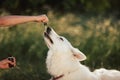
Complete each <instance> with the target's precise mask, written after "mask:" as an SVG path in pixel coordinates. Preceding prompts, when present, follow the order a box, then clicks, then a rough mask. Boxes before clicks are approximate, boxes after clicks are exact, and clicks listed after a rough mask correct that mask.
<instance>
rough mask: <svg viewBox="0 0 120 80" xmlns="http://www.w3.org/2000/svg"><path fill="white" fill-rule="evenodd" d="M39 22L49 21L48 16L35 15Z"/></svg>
mask: <svg viewBox="0 0 120 80" xmlns="http://www.w3.org/2000/svg"><path fill="white" fill-rule="evenodd" d="M35 17H36V20H35V21H37V22H43V23H47V22H48V21H49V19H48V17H47V16H46V15H40V16H35Z"/></svg>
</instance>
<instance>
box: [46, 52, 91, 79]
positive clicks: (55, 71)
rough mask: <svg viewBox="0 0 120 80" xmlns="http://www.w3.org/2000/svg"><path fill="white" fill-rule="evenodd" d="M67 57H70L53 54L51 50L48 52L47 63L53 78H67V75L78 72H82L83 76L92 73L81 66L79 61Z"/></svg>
mask: <svg viewBox="0 0 120 80" xmlns="http://www.w3.org/2000/svg"><path fill="white" fill-rule="evenodd" d="M63 56H64V57H63ZM65 56H66V57H65ZM67 56H68V55H66V54H62V53H53V52H51V50H49V51H48V56H47V60H46V63H47V68H48V72H49V73H50V74H51V75H52V76H54V77H57V76H60V75H64V76H63V77H66V75H69V74H70V75H71V74H74V72H76V71H80V72H81V73H80V74H81V75H86V74H89V73H91V72H90V71H89V69H88V68H87V67H86V66H84V65H82V64H80V63H79V61H76V60H74V58H73V59H69V57H68V58H67ZM61 65H62V66H61ZM80 67H81V68H80ZM81 78H82V76H81ZM86 80H87V79H86Z"/></svg>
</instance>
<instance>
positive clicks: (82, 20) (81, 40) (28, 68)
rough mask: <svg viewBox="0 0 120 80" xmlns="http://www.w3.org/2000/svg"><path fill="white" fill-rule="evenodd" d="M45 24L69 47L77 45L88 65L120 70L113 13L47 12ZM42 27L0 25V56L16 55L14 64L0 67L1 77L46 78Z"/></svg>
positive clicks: (118, 33)
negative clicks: (14, 65)
mask: <svg viewBox="0 0 120 80" xmlns="http://www.w3.org/2000/svg"><path fill="white" fill-rule="evenodd" d="M48 17H49V19H50V22H49V24H48V25H49V26H51V27H53V28H54V29H55V31H56V32H57V33H58V34H60V35H62V36H65V37H66V38H67V39H68V40H69V41H70V42H71V43H72V45H73V46H75V47H77V48H79V49H80V50H81V51H82V52H83V53H84V54H85V55H87V60H86V61H84V62H82V63H83V64H85V65H87V66H89V67H90V69H91V70H93V69H95V68H100V67H105V68H108V69H111V68H114V69H119V70H120V65H119V64H120V61H119V57H120V28H119V27H120V20H118V19H116V18H115V17H114V16H110V17H107V18H106V17H103V16H90V15H75V14H65V15H58V14H55V15H54V13H52V12H49V13H48ZM43 32H44V26H43V24H41V23H35V22H30V23H25V24H19V25H17V26H15V27H11V28H0V52H1V56H0V59H1V60H2V59H3V58H6V57H8V55H9V54H11V55H13V56H15V57H16V58H17V66H18V67H19V68H20V69H17V68H13V69H9V70H0V79H1V80H48V79H49V78H50V76H49V74H48V73H47V69H46V65H45V58H46V55H47V50H48V48H47V46H46V45H45V43H44V40H43V36H42V35H43Z"/></svg>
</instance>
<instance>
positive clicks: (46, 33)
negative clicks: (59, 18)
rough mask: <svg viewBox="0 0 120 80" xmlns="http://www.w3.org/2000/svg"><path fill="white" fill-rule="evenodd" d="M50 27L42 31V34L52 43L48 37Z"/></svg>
mask: <svg viewBox="0 0 120 80" xmlns="http://www.w3.org/2000/svg"><path fill="white" fill-rule="evenodd" d="M51 30H52V29H51V28H50V27H47V28H46V30H45V32H44V36H45V37H46V38H47V39H48V40H49V41H50V43H52V44H53V40H52V39H51V38H50V33H51Z"/></svg>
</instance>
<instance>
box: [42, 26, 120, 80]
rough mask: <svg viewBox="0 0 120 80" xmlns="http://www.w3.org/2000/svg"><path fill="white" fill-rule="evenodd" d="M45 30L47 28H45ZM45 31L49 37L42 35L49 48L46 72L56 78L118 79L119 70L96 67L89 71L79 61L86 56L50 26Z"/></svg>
mask: <svg viewBox="0 0 120 80" xmlns="http://www.w3.org/2000/svg"><path fill="white" fill-rule="evenodd" d="M46 30H47V29H46ZM46 30H45V33H46V34H47V35H48V36H49V37H50V38H51V40H52V41H53V43H51V42H50V40H49V38H47V37H46V36H44V40H45V42H46V44H47V46H48V48H49V51H48V54H47V59H46V64H47V69H48V72H49V73H50V74H51V75H52V76H54V77H58V76H60V75H64V76H63V77H61V78H59V79H58V80H120V72H119V71H116V70H106V69H98V70H95V71H94V72H91V71H90V70H89V69H88V68H87V67H86V66H84V65H82V64H81V63H80V62H79V61H83V60H85V59H86V56H85V55H84V54H83V53H82V52H81V51H79V50H78V49H77V48H74V47H73V46H72V45H71V44H70V43H69V41H68V40H67V39H65V38H64V37H61V36H59V35H58V34H57V33H56V32H55V31H54V30H53V29H52V28H51V31H50V32H49V33H47V31H46Z"/></svg>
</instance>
